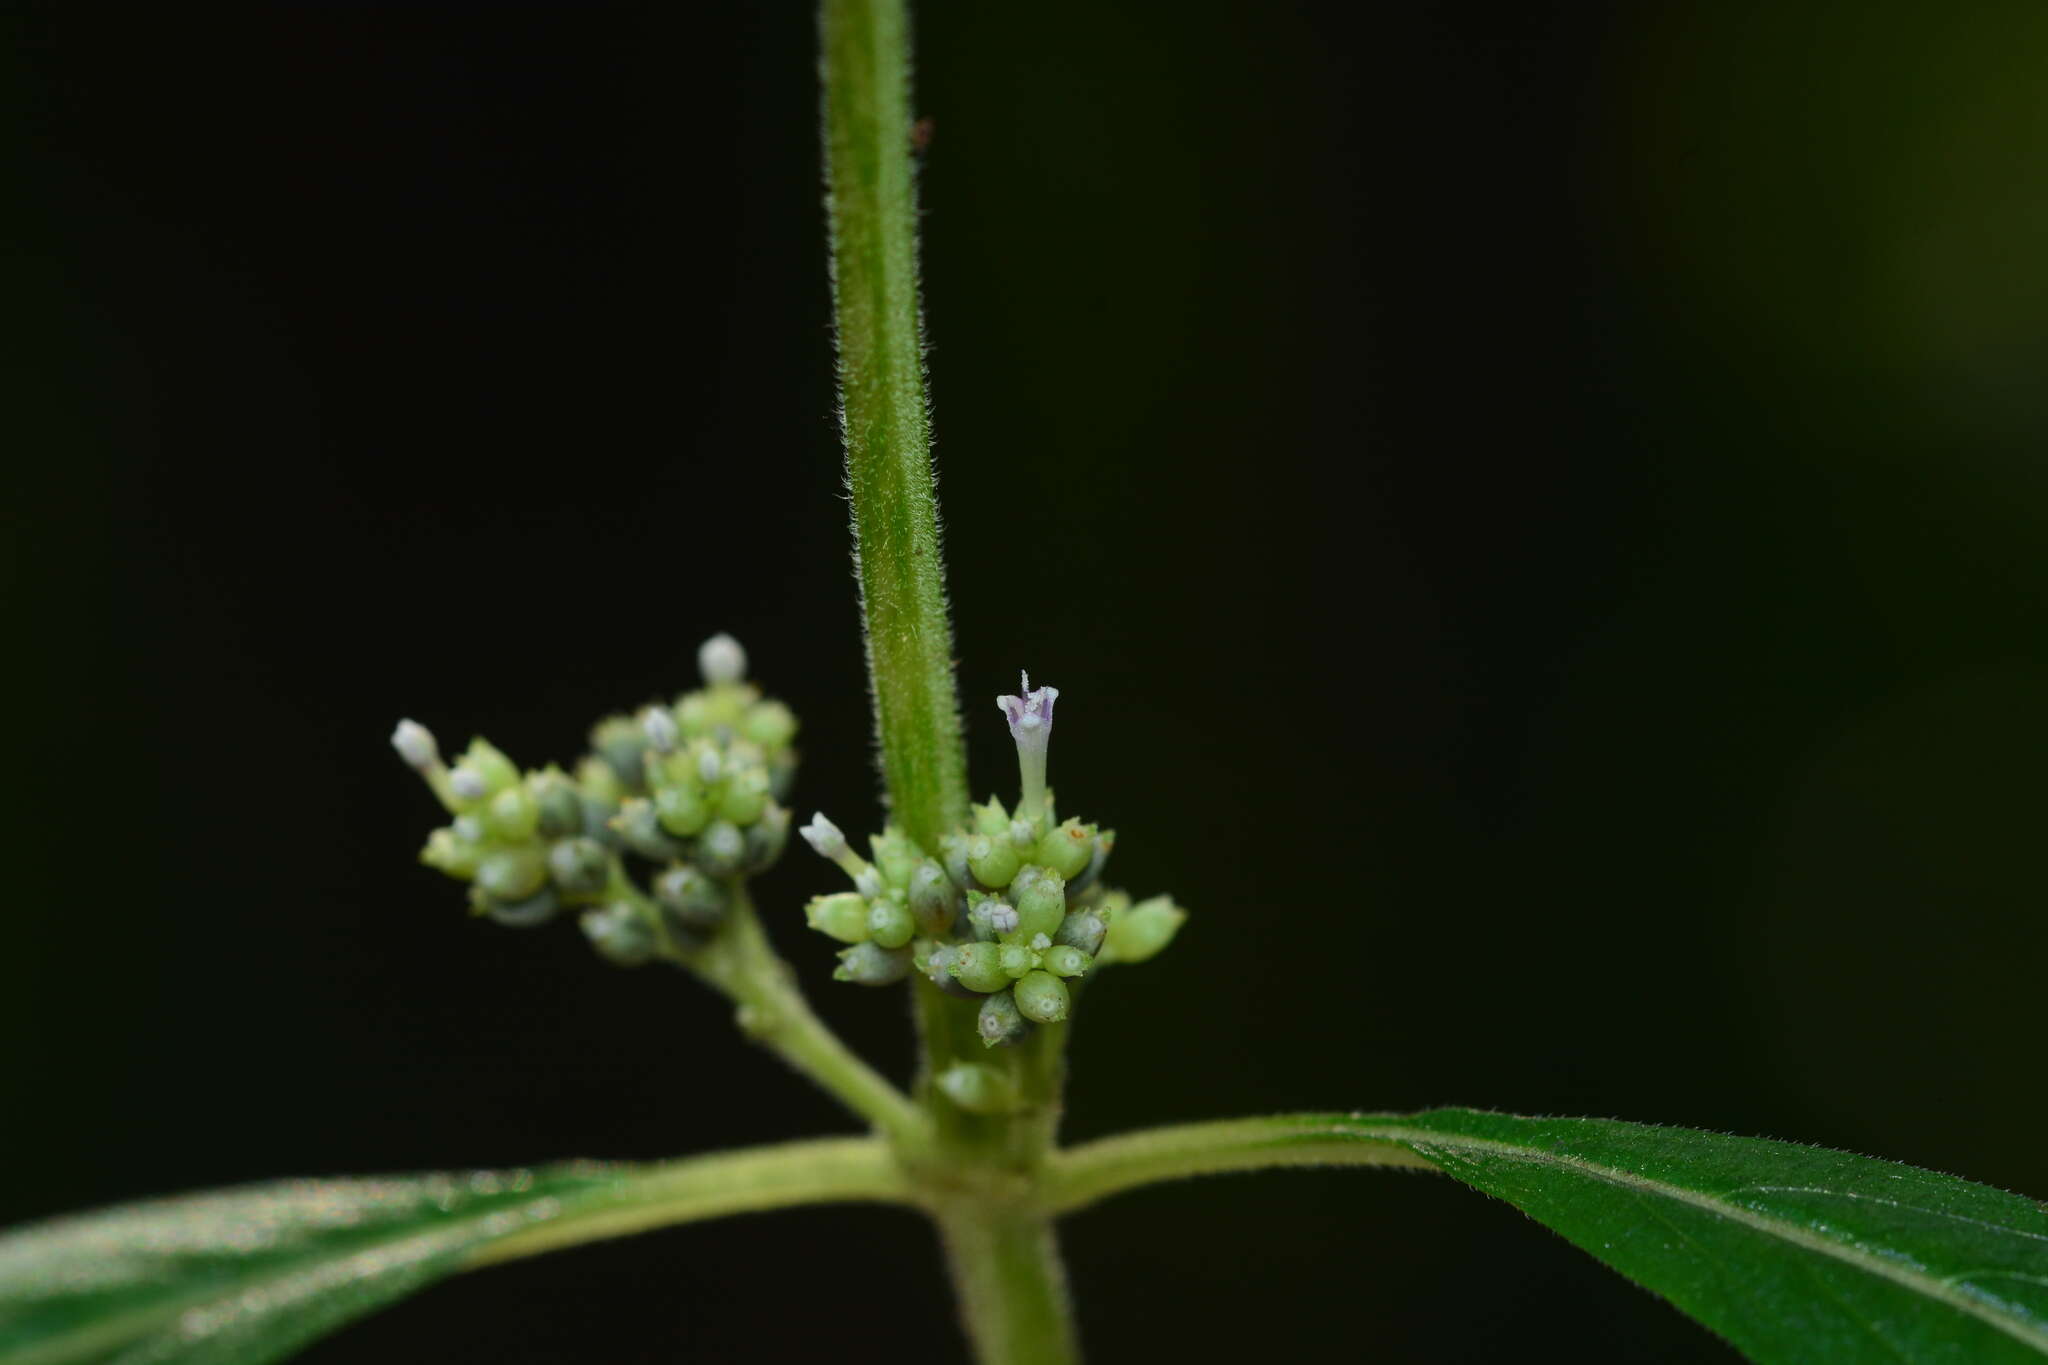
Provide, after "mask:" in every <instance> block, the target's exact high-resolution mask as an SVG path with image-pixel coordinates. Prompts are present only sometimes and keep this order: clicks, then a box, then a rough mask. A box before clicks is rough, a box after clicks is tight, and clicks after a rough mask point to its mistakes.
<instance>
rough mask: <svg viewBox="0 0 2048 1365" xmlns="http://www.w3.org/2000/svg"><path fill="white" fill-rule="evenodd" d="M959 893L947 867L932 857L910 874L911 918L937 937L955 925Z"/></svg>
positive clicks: (926, 931)
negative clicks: (949, 876) (940, 864)
mask: <svg viewBox="0 0 2048 1365" xmlns="http://www.w3.org/2000/svg"><path fill="white" fill-rule="evenodd" d="M959 896H960V893H959V892H958V891H956V890H954V889H953V884H952V883H951V882H950V881H948V880H946V873H945V870H944V869H942V868H941V867H940V866H939V865H938V864H937V863H936V862H934V861H932V860H931V859H930V858H926V859H925V860H924V861H923V862H921V863H919V864H918V865H917V867H916V868H915V869H914V870H913V871H912V872H911V874H910V891H909V894H908V899H909V904H910V915H911V918H912V919H914V920H916V921H917V927H918V928H919V929H921V930H922V931H923V932H925V933H927V934H931V935H933V936H935V937H936V936H938V935H941V934H945V933H948V932H950V931H951V930H952V928H953V912H954V906H955V904H956V903H957V901H958V900H959Z"/></svg>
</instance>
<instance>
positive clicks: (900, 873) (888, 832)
mask: <svg viewBox="0 0 2048 1365" xmlns="http://www.w3.org/2000/svg"><path fill="white" fill-rule="evenodd" d="M868 850H869V851H870V852H871V853H873V854H874V857H875V868H876V870H877V871H879V872H880V873H881V874H882V882H883V884H884V885H887V886H892V887H895V888H897V889H898V890H902V889H905V888H907V887H908V886H909V885H910V874H911V873H912V872H914V871H916V870H917V862H918V859H919V858H921V857H922V856H923V855H922V854H921V853H919V852H918V847H917V845H916V844H913V843H911V842H910V839H909V838H908V837H907V836H906V835H905V834H904V833H903V831H902V830H899V829H897V828H896V827H895V826H893V825H891V826H890V827H889V828H887V829H884V830H883V831H882V832H881V833H880V834H877V835H875V836H873V837H872V838H870V839H869V840H868Z"/></svg>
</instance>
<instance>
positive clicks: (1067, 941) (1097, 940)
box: [1052, 910, 1108, 958]
mask: <svg viewBox="0 0 2048 1365" xmlns="http://www.w3.org/2000/svg"><path fill="white" fill-rule="evenodd" d="M1107 928H1108V926H1107V925H1105V924H1104V923H1103V922H1102V917H1101V916H1100V915H1098V914H1096V913H1095V912H1094V911H1093V910H1076V911H1074V912H1072V913H1071V914H1069V915H1068V916H1067V917H1066V918H1065V919H1063V920H1061V921H1060V929H1059V932H1058V933H1056V934H1054V935H1053V936H1052V938H1053V942H1055V943H1057V944H1060V945H1061V946H1062V947H1067V948H1078V949H1080V950H1081V951H1082V952H1084V953H1086V954H1088V955H1089V956H1090V957H1091V958H1092V957H1093V956H1094V955H1095V954H1096V953H1098V952H1100V951H1102V937H1103V934H1104V932H1105V931H1106V930H1107Z"/></svg>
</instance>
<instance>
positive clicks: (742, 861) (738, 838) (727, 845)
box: [697, 820, 747, 877]
mask: <svg viewBox="0 0 2048 1365" xmlns="http://www.w3.org/2000/svg"><path fill="white" fill-rule="evenodd" d="M697 861H698V862H699V863H701V864H702V865H703V867H704V870H705V871H706V872H709V873H710V874H711V875H712V876H714V877H733V876H737V875H739V872H740V869H741V868H743V867H745V866H746V864H747V836H746V835H744V834H741V833H740V827H739V826H738V825H735V824H734V823H732V821H730V820H713V821H712V822H711V823H710V824H709V825H706V826H705V827H704V833H703V834H701V835H699V836H698V838H697Z"/></svg>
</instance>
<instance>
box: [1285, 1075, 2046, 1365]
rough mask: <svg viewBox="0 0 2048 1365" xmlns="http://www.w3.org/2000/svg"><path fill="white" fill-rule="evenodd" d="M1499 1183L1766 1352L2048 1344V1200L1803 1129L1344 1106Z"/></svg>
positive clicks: (1423, 1151) (1498, 1188)
mask: <svg viewBox="0 0 2048 1365" xmlns="http://www.w3.org/2000/svg"><path fill="white" fill-rule="evenodd" d="M1324 1122H1326V1123H1331V1124H1342V1125H1344V1126H1348V1127H1351V1128H1352V1129H1354V1130H1355V1131H1356V1133H1357V1134H1358V1136H1359V1137H1360V1138H1362V1139H1365V1140H1373V1139H1378V1140H1392V1141H1394V1142H1396V1143H1398V1144H1400V1145H1401V1146H1404V1147H1406V1148H1408V1149H1409V1150H1411V1151H1413V1152H1414V1153H1415V1154H1416V1155H1418V1156H1421V1157H1424V1158H1426V1159H1428V1160H1429V1161H1430V1162H1432V1163H1434V1164H1435V1165H1437V1166H1440V1167H1441V1168H1443V1169H1444V1170H1445V1171H1447V1172H1449V1173H1450V1174H1451V1175H1454V1176H1456V1177H1457V1178H1458V1179H1460V1180H1463V1181H1465V1182H1466V1183H1467V1184H1470V1185H1473V1186H1475V1187H1477V1188H1479V1189H1481V1190H1484V1191H1486V1192H1487V1193H1488V1194H1492V1195H1498V1196H1499V1197H1500V1198H1502V1199H1505V1200H1507V1201H1508V1202H1509V1203H1511V1204H1513V1205H1515V1206H1516V1207H1517V1208H1519V1209H1521V1210H1522V1211H1523V1212H1525V1213H1527V1214H1528V1215H1529V1216H1530V1217H1532V1218H1535V1219H1536V1220H1537V1221H1539V1222H1541V1223H1544V1224H1547V1225H1548V1226H1550V1227H1551V1228H1553V1229H1555V1230H1556V1231H1558V1232H1560V1233H1562V1234H1564V1236H1565V1237H1567V1238H1569V1239H1570V1240H1571V1241H1573V1242H1574V1243H1576V1244H1578V1245H1579V1246H1580V1247H1582V1248H1584V1249H1585V1250H1587V1251H1590V1252H1591V1253H1593V1255H1595V1256H1597V1257H1599V1258H1600V1259H1601V1260H1602V1261H1605V1262H1606V1263H1607V1264H1608V1265H1610V1266H1612V1267H1614V1268H1615V1269H1616V1270H1619V1271H1620V1272H1621V1273H1622V1274H1624V1275H1627V1276H1628V1277H1629V1278H1630V1279H1632V1280H1635V1281H1636V1282H1638V1283H1639V1284H1642V1285H1644V1286H1645V1287H1647V1288H1649V1289H1652V1290H1655V1291H1656V1292H1657V1293H1659V1294H1662V1295H1664V1296H1665V1297H1666V1298H1668V1299H1670V1300H1671V1301H1672V1302H1673V1303H1675V1304H1677V1305H1678V1306H1679V1307H1680V1308H1682V1309H1684V1310H1685V1311H1686V1312H1687V1313H1690V1314H1691V1315H1692V1316H1693V1317H1695V1318H1698V1319H1699V1320H1700V1321H1701V1322H1703V1323H1705V1324H1706V1325H1707V1326H1709V1327H1711V1328H1713V1329H1714V1330H1715V1331H1717V1332H1719V1333H1720V1334H1721V1335H1723V1336H1725V1337H1727V1338H1728V1340H1729V1341H1731V1342H1733V1343H1734V1344H1735V1345H1736V1346H1737V1347H1739V1348H1740V1349H1741V1350H1742V1351H1744V1352H1745V1353H1747V1354H1748V1355H1749V1356H1751V1357H1752V1358H1753V1359H1755V1360H1758V1361H1764V1362H1779V1361H1782V1362H1787V1365H1791V1363H1792V1362H1797V1365H1816V1363H1817V1362H1828V1363H1829V1365H1849V1363H1850V1362H1864V1361H1868V1362H1873V1365H1875V1363H1876V1362H1884V1363H1885V1365H1898V1362H1901V1361H1912V1362H1921V1361H1926V1362H1933V1361H1951V1362H1962V1361H1968V1362H1972V1365H1994V1362H2008V1361H2028V1362H2033V1365H2040V1361H2041V1360H2042V1359H2043V1358H2044V1357H2048V1207H2044V1206H2043V1205H2042V1204H2040V1203H2037V1202H2036V1201H2034V1200H2031V1199H2023V1198H2021V1197H2020V1196H2018V1195H2013V1194H2007V1193H2005V1192H2003V1191H2001V1190H1995V1189H1991V1188H1989V1187H1987V1186H1984V1185H1977V1184H1973V1183H1971V1182H1970V1181H1967V1180H1959V1179H1957V1178H1956V1177H1954V1176H1948V1175H1940V1174H1937V1173H1935V1172H1933V1171H1923V1170H1919V1169H1916V1168H1914V1167H1911V1166H1902V1165H1899V1164H1898V1163H1896V1162H1890V1161H1876V1160H1872V1159H1871V1158H1869V1157H1861V1156H1851V1155H1849V1154H1847V1153H1844V1152H1833V1151H1827V1150H1824V1149H1821V1148H1817V1147H1802V1146H1798V1145H1796V1144H1793V1143H1789V1142H1768V1141H1764V1140H1761V1139H1757V1138H1739V1137H1725V1136H1722V1135H1720V1134H1718V1133H1702V1132H1695V1131H1692V1130H1690V1129H1684V1128H1653V1127H1645V1126H1643V1125H1641V1124H1633V1123H1617V1122H1613V1121H1610V1120H1606V1119H1530V1118H1515V1117H1512V1116H1510V1115H1506V1114H1486V1113H1476V1112H1473V1111H1469V1110H1458V1109H1445V1110H1437V1111H1434V1112H1431V1113H1425V1114H1418V1115H1414V1116H1413V1117H1408V1118H1388V1119H1384V1120H1381V1119H1374V1118H1358V1119H1348V1120H1345V1119H1338V1118H1336V1117H1335V1116H1332V1117H1331V1118H1329V1119H1326V1120H1324Z"/></svg>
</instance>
